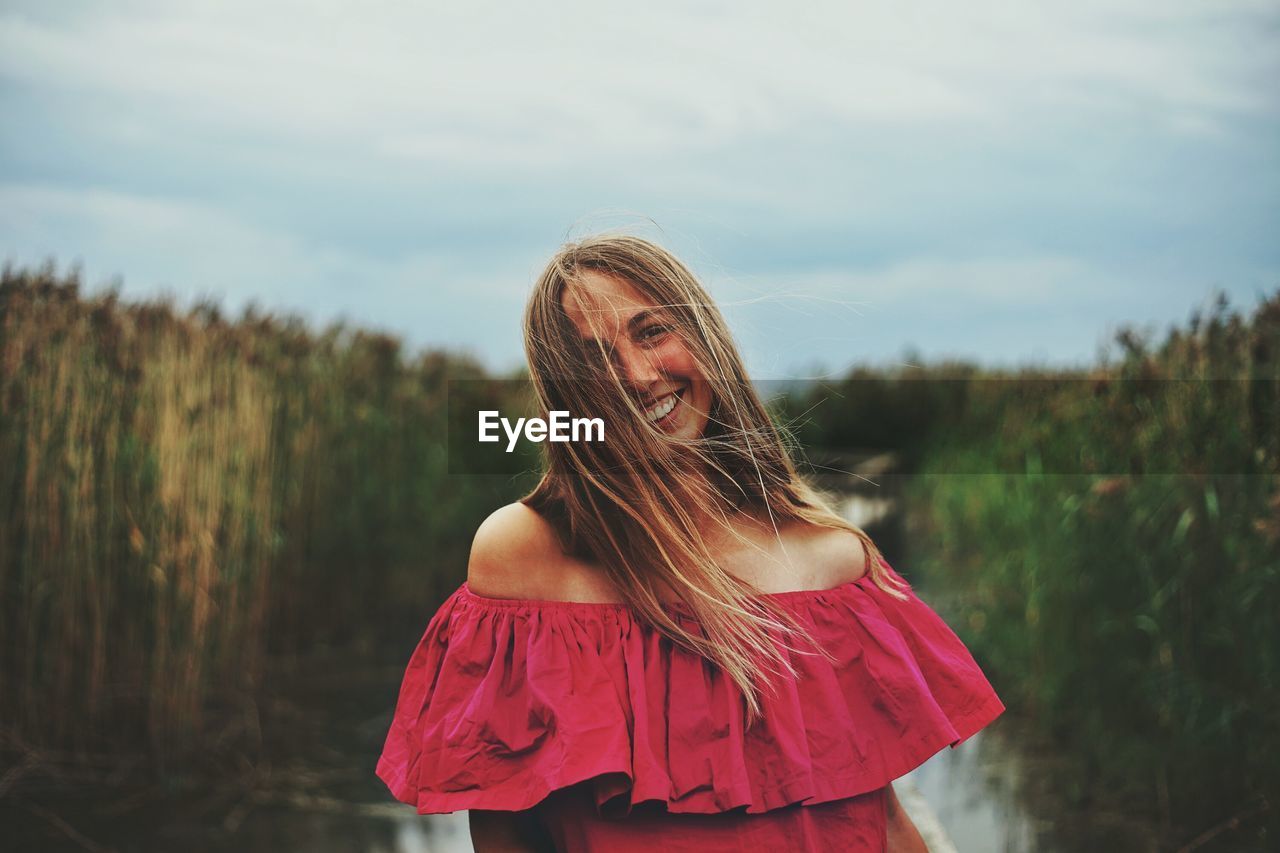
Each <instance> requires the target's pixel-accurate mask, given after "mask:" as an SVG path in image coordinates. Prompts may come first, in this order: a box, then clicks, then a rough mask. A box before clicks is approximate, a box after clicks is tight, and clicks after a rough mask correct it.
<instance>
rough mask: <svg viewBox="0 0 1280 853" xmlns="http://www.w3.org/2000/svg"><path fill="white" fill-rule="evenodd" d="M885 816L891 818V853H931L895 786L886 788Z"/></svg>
mask: <svg viewBox="0 0 1280 853" xmlns="http://www.w3.org/2000/svg"><path fill="white" fill-rule="evenodd" d="M884 794H885V814H886V815H887V816H888V818H889V846H888V851H889V853H929V847H928V846H927V845H926V844H925V843H924V839H923V838H922V837H920V830H918V829H916V825H915V824H914V823H912V822H911V816H910V815H909V814H907V812H906V809H904V808H903V807H902V803H899V802H898V795H897V794H896V793H894V790H893V785H886V786H885V792H884Z"/></svg>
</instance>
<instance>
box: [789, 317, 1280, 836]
mask: <svg viewBox="0 0 1280 853" xmlns="http://www.w3.org/2000/svg"><path fill="white" fill-rule="evenodd" d="M1148 338H1149V336H1146V335H1140V334H1137V333H1135V332H1133V331H1131V330H1124V331H1121V332H1120V333H1119V334H1118V335H1117V336H1116V340H1117V343H1118V344H1119V345H1120V348H1121V351H1122V352H1121V357H1120V358H1119V360H1118V363H1116V364H1104V365H1102V366H1100V367H1099V368H1097V369H1095V370H1093V371H1092V372H1090V373H1089V374H1088V375H1080V376H1065V377H1064V376H1060V375H1059V376H1048V375H1043V374H1040V373H1036V372H1033V371H1025V372H1022V373H1019V374H1016V375H1011V376H1001V375H994V374H983V375H978V374H977V373H976V372H975V371H972V370H950V369H948V370H935V371H932V372H929V373H928V374H926V376H925V379H927V380H929V381H920V378H919V377H918V376H913V377H912V378H911V379H906V378H902V377H896V378H886V377H867V376H851V377H850V378H848V379H847V380H845V381H844V382H843V383H841V384H840V385H839V386H837V387H835V388H833V389H830V390H828V389H817V390H815V391H814V392H813V394H812V395H811V396H810V397H808V398H806V399H803V400H800V401H797V402H796V403H795V404H793V406H792V407H791V408H793V409H794V410H796V411H805V409H806V408H807V407H809V406H812V405H813V404H814V402H815V397H822V396H824V395H825V396H828V397H830V398H831V399H829V400H828V403H829V405H828V406H827V407H826V409H827V410H826V411H825V412H823V409H822V407H819V408H818V409H816V410H815V413H814V416H813V417H814V420H813V422H812V423H810V424H807V425H806V427H807V429H808V430H809V431H810V433H809V434H806V432H805V430H804V429H802V430H800V431H799V432H800V435H801V437H802V439H803V440H805V441H806V443H808V442H810V441H812V440H813V437H814V435H813V434H814V433H816V435H817V436H818V437H819V438H826V437H828V436H830V435H832V434H835V435H843V436H845V437H846V438H845V442H846V443H851V444H855V445H858V446H868V445H869V446H877V447H883V446H886V444H889V446H893V447H896V448H897V449H898V450H900V451H901V452H902V454H903V455H904V456H905V457H906V458H907V459H908V463H907V464H908V466H909V468H911V469H912V473H914V474H915V475H916V476H914V477H912V478H911V479H910V480H909V488H908V490H907V494H906V507H907V512H908V516H909V519H908V522H909V524H910V526H911V531H910V533H909V538H910V541H911V542H912V543H913V544H912V562H911V565H910V567H909V569H910V571H911V572H913V573H916V576H917V577H921V576H923V577H924V578H925V579H926V581H927V583H928V584H929V587H930V589H931V590H933V591H936V592H938V593H941V594H942V596H943V597H944V598H947V599H948V600H951V599H952V598H955V599H958V600H959V601H960V602H961V604H959V605H958V606H956V608H955V609H954V612H952V613H949V614H948V615H949V616H951V617H952V618H953V619H954V620H955V625H956V627H957V629H958V630H960V632H961V633H962V634H963V635H964V638H965V639H966V641H967V642H968V643H969V646H970V648H971V649H972V650H973V651H974V653H975V654H976V655H977V656H978V657H979V659H980V660H982V661H983V663H984V665H985V666H986V667H987V669H988V671H989V673H990V674H991V675H992V678H993V681H995V682H996V683H997V684H998V685H999V686H1000V692H1001V695H1002V697H1003V698H1004V699H1005V701H1006V703H1007V704H1009V705H1010V706H1011V707H1013V708H1015V713H1017V714H1018V715H1019V716H1022V717H1024V718H1026V719H1028V720H1030V721H1032V722H1033V723H1034V724H1035V725H1036V726H1038V727H1039V729H1040V730H1041V731H1042V733H1044V734H1045V735H1047V736H1049V737H1052V738H1053V739H1054V740H1055V741H1056V742H1057V743H1058V744H1059V745H1060V746H1061V750H1062V752H1063V753H1064V754H1066V755H1068V756H1071V757H1072V758H1073V759H1074V763H1075V765H1076V768H1075V772H1074V774H1073V775H1074V778H1072V779H1068V780H1063V781H1064V782H1065V783H1066V784H1065V785H1064V786H1063V787H1064V789H1065V790H1068V791H1071V790H1074V791H1075V792H1076V793H1077V796H1078V799H1079V801H1080V803H1081V804H1088V803H1090V802H1094V803H1108V804H1112V805H1116V806H1119V807H1122V808H1125V809H1130V810H1133V811H1137V812H1141V813H1147V814H1151V815H1155V816H1157V817H1158V818H1160V819H1161V821H1162V822H1163V824H1164V825H1165V826H1166V827H1167V828H1169V829H1170V830H1171V833H1172V835H1174V836H1175V837H1181V838H1183V839H1184V840H1185V838H1186V837H1187V836H1186V835H1185V834H1184V835H1182V836H1178V831H1179V830H1181V831H1182V832H1183V833H1186V831H1187V830H1188V828H1190V829H1193V830H1195V831H1198V830H1200V829H1203V828H1205V827H1215V826H1221V825H1224V824H1225V823H1226V822H1227V821H1229V819H1231V818H1233V817H1240V818H1241V819H1242V820H1243V821H1246V822H1252V823H1253V825H1254V826H1257V822H1258V820H1259V819H1260V816H1261V815H1262V814H1263V813H1264V812H1266V811H1269V812H1270V815H1271V817H1270V818H1268V819H1271V818H1273V817H1274V814H1275V810H1276V808H1277V806H1280V797H1278V796H1277V794H1278V793H1280V713H1277V709H1280V618H1278V617H1280V476H1278V475H1280V293H1277V294H1275V295H1274V296H1272V297H1271V298H1270V299H1268V300H1266V301H1264V302H1262V304H1260V305H1259V307H1258V309H1257V311H1256V312H1255V314H1254V315H1253V316H1252V317H1251V318H1244V317H1241V316H1240V315H1239V314H1236V313H1231V312H1230V311H1229V310H1228V305H1227V301H1226V299H1225V298H1223V297H1219V298H1218V299H1217V300H1216V302H1215V304H1214V306H1213V309H1212V312H1211V314H1210V316H1209V317H1207V318H1204V317H1193V319H1192V321H1191V323H1190V327H1189V328H1188V329H1186V330H1173V331H1172V332H1171V333H1170V334H1169V335H1168V337H1167V338H1166V340H1164V341H1163V342H1161V343H1159V344H1153V343H1151V342H1150V340H1149V339H1148ZM836 400H838V401H839V402H835V401H836ZM917 412H929V413H930V415H929V420H928V422H927V423H926V424H925V426H926V427H927V429H920V428H919V427H920V424H919V423H918V422H917V421H916V420H915V419H914V413H917ZM819 413H821V414H819ZM886 424H888V425H890V428H889V429H886V426H885V425H886ZM885 436H892V437H893V438H892V443H891V444H890V443H888V442H885V441H881V440H880V439H881V438H882V437H885Z"/></svg>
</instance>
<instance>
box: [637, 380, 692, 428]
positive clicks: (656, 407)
mask: <svg viewBox="0 0 1280 853" xmlns="http://www.w3.org/2000/svg"><path fill="white" fill-rule="evenodd" d="M684 392H685V389H684V388H681V389H679V390H678V391H673V392H672V393H670V394H667V395H666V396H665V397H663V398H662V399H660V400H658V402H656V403H654V404H653V405H652V406H650V407H649V408H648V409H646V410H645V413H644V416H645V419H646V420H647V421H649V423H651V424H653V425H654V426H656V427H659V428H665V427H666V426H668V425H669V424H670V423H671V422H672V421H673V420H674V419H675V414H676V410H677V409H679V408H680V403H681V401H682V400H683V397H684Z"/></svg>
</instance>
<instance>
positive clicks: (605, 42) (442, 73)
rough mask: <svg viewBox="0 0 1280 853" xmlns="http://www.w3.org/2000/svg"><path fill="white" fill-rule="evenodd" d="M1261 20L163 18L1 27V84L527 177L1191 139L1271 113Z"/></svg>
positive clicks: (366, 7)
mask: <svg viewBox="0 0 1280 853" xmlns="http://www.w3.org/2000/svg"><path fill="white" fill-rule="evenodd" d="M1276 20H1277V11H1276V9H1275V8H1274V6H1273V5H1272V4H1268V3H1256V2H1235V3H1231V2H1222V0H1217V2H1201V0H1182V2H1173V3H1160V2H1150V0H1143V2H1137V1H1136V0H1129V2H1109V3H1105V4H1104V3H1096V2H1095V3H1074V4H1059V5H1057V6H1042V5H1039V4H1034V5H1033V4H1006V3H997V2H994V0H986V2H979V3H977V4H976V5H975V4H973V3H970V4H966V5H957V4H955V3H949V2H945V0H930V2H913V3H901V2H873V3H858V4H848V3H822V4H805V5H803V6H800V7H794V6H793V7H784V6H781V5H779V4H777V3H771V2H757V3H749V2H740V3H733V4H717V3H703V4H697V5H693V6H690V5H689V4H685V3H654V4H646V5H645V6H644V8H643V9H640V8H635V9H629V10H623V9H615V8H612V7H604V6H601V5H600V4H597V3H587V2H557V3H553V4H539V3H527V4H502V5H496V4H481V3H474V4H398V3H382V4H361V5H360V6H358V7H356V6H350V7H343V6H341V5H340V4H336V3H321V4H317V3H314V2H307V3H302V2H275V3H270V4H262V3H257V2H249V0H224V2H220V3H217V4H207V3H175V2H163V3H159V2H158V3H155V4H144V3H134V4H130V5H127V6H124V7H118V6H116V5H114V4H113V5H110V6H93V7H91V8H89V9H86V10H85V11H84V12H83V13H82V14H80V15H78V16H75V17H70V18H67V19H60V20H48V19H41V18H40V17H38V16H35V15H33V14H31V13H24V12H22V11H10V12H9V13H8V14H6V15H5V16H4V17H3V18H0V56H3V57H4V59H3V60H0V63H2V64H0V72H2V73H3V74H4V75H5V76H6V77H8V78H10V79H11V80H16V81H20V82H22V83H23V84H24V85H28V86H56V87H60V88H62V89H64V90H76V91H81V92H89V93H97V94H101V95H105V96H108V97H111V98H116V99H119V100H120V101H121V102H122V103H128V104H135V105H144V104H145V105H150V107H151V108H155V109H163V110H168V111H173V112H174V113H176V114H177V115H180V116H182V117H183V119H184V120H185V121H187V122H190V123H192V124H193V125H194V126H197V127H207V128H210V129H221V130H222V131H226V132H230V131H235V132H239V133H243V134H253V135H255V136H256V137H258V138H264V137H268V136H269V137H272V138H275V139H277V140H282V141H284V140H289V141H293V142H295V143H298V144H303V142H304V141H306V143H307V144H309V145H338V144H341V145H358V146H360V148H361V150H363V151H365V152H367V153H369V154H371V155H373V156H376V157H381V158H388V159H392V160H402V161H411V162H425V163H433V164H452V165H456V166H462V167H468V168H471V167H477V166H481V167H487V168H490V169H493V168H511V169H525V168H529V167H530V166H531V165H536V166H539V167H542V168H548V167H556V166H559V167H566V166H571V165H574V164H576V163H580V162H582V161H583V160H586V161H589V162H593V161H598V160H599V159H600V156H601V154H602V152H606V151H607V152H608V154H609V156H610V157H611V158H620V157H622V158H625V157H627V156H634V157H646V158H647V157H653V156H658V155H661V154H663V153H671V152H677V151H683V152H695V151H706V150H711V149H714V148H716V147H718V146H722V145H725V144H727V143H729V142H732V141H741V140H743V139H745V138H751V137H753V136H768V135H770V134H776V133H779V132H793V133H796V132H798V133H804V131H805V128H806V126H811V125H814V124H817V123H820V122H821V123H826V124H828V125H830V124H834V125H836V126H843V127H846V128H848V129H850V130H851V131H857V130H859V129H865V128H866V127H874V126H877V125H881V126H901V125H904V124H905V125H908V126H912V125H915V126H920V127H922V128H938V127H956V126H961V127H962V126H965V125H977V126H983V127H988V128H989V127H992V126H998V127H1002V128H1005V129H1006V130H1008V131H1009V132H1014V131H1017V130H1018V129H1019V128H1020V127H1022V126H1023V125H1024V124H1025V122H1027V121H1028V120H1029V119H1031V117H1032V116H1036V117H1039V118H1037V119H1036V120H1045V118H1046V117H1048V118H1050V120H1063V119H1067V120H1069V119H1070V116H1071V115H1077V116H1080V115H1093V114H1096V113H1098V112H1099V111H1101V112H1103V113H1106V112H1113V113H1116V114H1125V115H1134V114H1139V115H1145V116H1146V117H1147V120H1149V121H1151V122H1155V123H1159V124H1162V125H1167V127H1169V128H1171V129H1174V130H1179V129H1187V130H1188V131H1189V132H1192V133H1204V132H1206V130H1207V129H1211V128H1220V127H1221V126H1222V124H1223V122H1224V120H1225V119H1226V118H1229V117H1231V116H1234V115H1267V116H1272V117H1274V116H1275V115H1276V113H1277V101H1276V99H1275V97H1274V96H1273V95H1271V94H1270V90H1269V88H1268V87H1267V86H1266V85H1265V82H1264V81H1265V80H1266V79H1274V75H1272V76H1271V77H1268V76H1267V74H1268V73H1269V72H1274V71H1275V70H1277V69H1276V64H1277V63H1276V60H1275V59H1273V58H1271V57H1274V56H1275V55H1276V51H1275V50H1274V48H1275V44H1274V40H1275V39H1274V35H1272V34H1271V33H1274V23H1275V22H1276ZM1259 22H1263V23H1266V22H1269V23H1270V24H1272V25H1273V26H1272V27H1270V28H1267V27H1265V26H1259ZM1064 112H1065V113H1066V115H1063V113H1064ZM1055 114H1056V119H1055Z"/></svg>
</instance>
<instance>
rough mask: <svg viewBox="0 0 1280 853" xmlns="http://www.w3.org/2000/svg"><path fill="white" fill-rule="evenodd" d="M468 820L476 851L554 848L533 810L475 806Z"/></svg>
mask: <svg viewBox="0 0 1280 853" xmlns="http://www.w3.org/2000/svg"><path fill="white" fill-rule="evenodd" d="M467 822H468V823H469V825H470V827H471V846H473V847H474V848H475V849H476V853H542V851H545V850H550V849H551V848H550V846H549V844H548V839H547V837H546V835H545V833H544V832H543V831H542V828H541V825H540V824H539V823H538V820H537V818H536V817H534V814H533V811H532V810H529V811H523V812H495V811H482V810H480V809H472V810H471V811H469V812H467Z"/></svg>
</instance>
